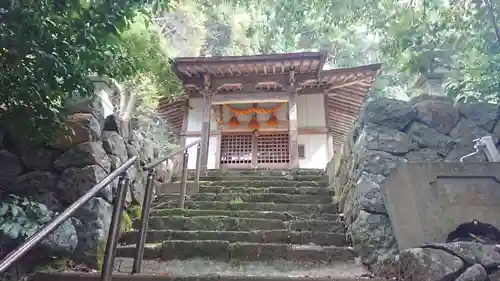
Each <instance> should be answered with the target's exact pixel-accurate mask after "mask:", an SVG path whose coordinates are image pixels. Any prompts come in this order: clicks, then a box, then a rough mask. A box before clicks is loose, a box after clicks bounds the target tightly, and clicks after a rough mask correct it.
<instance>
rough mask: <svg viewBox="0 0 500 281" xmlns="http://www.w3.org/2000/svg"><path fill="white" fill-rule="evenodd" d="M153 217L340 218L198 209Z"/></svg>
mask: <svg viewBox="0 0 500 281" xmlns="http://www.w3.org/2000/svg"><path fill="white" fill-rule="evenodd" d="M151 215H152V216H157V217H164V216H185V217H197V216H228V217H235V218H257V219H276V220H283V221H287V220H293V219H317V220H328V221H337V220H340V219H341V218H340V216H339V215H337V214H314V213H313V214H311V213H305V212H272V211H246V210H243V211H231V210H197V209H180V208H174V209H156V210H152V211H151Z"/></svg>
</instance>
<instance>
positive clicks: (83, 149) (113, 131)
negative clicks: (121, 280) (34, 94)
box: [0, 93, 168, 267]
mask: <svg viewBox="0 0 500 281" xmlns="http://www.w3.org/2000/svg"><path fill="white" fill-rule="evenodd" d="M101 95H102V93H101ZM68 110H69V112H70V115H69V116H68V118H67V126H68V128H69V132H68V133H67V134H65V135H62V134H61V136H59V137H58V138H57V139H56V141H55V142H54V143H52V144H50V145H47V144H45V145H42V144H36V143H32V142H28V141H25V140H22V139H19V138H16V137H15V136H12V135H11V134H9V133H8V132H1V131H0V194H3V195H4V196H5V195H8V194H14V195H18V196H23V197H29V198H31V199H32V200H33V201H35V202H38V203H42V204H44V205H46V207H47V208H48V209H49V210H50V211H53V212H61V211H62V210H64V209H65V208H66V207H68V206H69V205H70V204H72V203H73V202H74V201H75V200H77V199H78V198H80V197H81V196H82V195H83V194H85V193H86V192H87V191H89V190H90V189H91V188H92V187H93V186H94V185H95V184H97V183H98V182H100V181H102V180H103V179H104V178H105V177H106V176H107V175H108V174H109V173H110V172H112V171H113V170H114V169H116V168H117V167H119V166H120V165H121V164H122V163H124V162H125V161H126V160H127V159H129V158H130V157H132V156H139V158H140V163H138V164H137V165H135V166H133V167H131V168H130V169H129V172H128V176H129V177H130V180H131V181H130V183H131V184H130V189H129V191H128V195H127V205H130V204H135V205H140V204H141V203H142V200H143V196H144V189H145V183H146V174H145V173H144V172H143V171H142V169H140V168H141V166H144V165H146V164H148V163H150V162H151V161H152V160H153V159H154V158H156V157H157V156H158V155H156V153H155V151H156V150H155V148H154V146H153V143H152V142H151V141H150V140H149V139H148V138H147V137H146V136H143V135H142V134H141V133H139V132H137V131H132V132H131V133H130V134H129V135H128V137H127V138H124V137H123V136H122V135H121V130H120V124H119V122H117V120H116V118H115V117H114V116H113V115H108V116H107V117H105V111H106V110H105V107H104V106H103V101H102V99H101V98H99V97H95V98H81V99H75V100H72V101H71V102H69V104H68ZM162 168H164V167H160V168H159V171H158V172H159V175H160V178H159V179H160V180H161V181H167V180H168V176H167V174H165V173H164V169H162ZM117 181H118V180H116V181H115V182H113V183H112V184H110V185H109V186H108V187H107V188H105V189H104V190H103V192H101V193H100V194H99V196H98V197H95V198H93V199H91V200H90V201H89V202H88V204H86V205H85V206H84V207H83V208H81V209H80V210H79V211H77V213H76V214H75V218H76V219H77V220H72V221H68V222H66V223H64V224H63V225H62V227H61V228H59V230H58V232H57V233H56V234H57V235H53V237H52V236H51V237H52V239H49V240H50V241H46V242H47V243H44V245H45V246H46V247H45V248H46V249H47V250H49V251H51V250H56V249H57V254H58V255H64V256H70V255H72V258H73V259H75V260H76V261H79V262H85V263H87V264H88V265H90V266H92V267H97V266H98V264H99V263H100V259H101V258H102V257H101V256H102V251H103V247H104V245H105V239H106V238H107V235H108V230H109V225H110V220H111V212H112V200H113V195H114V191H115V190H116V187H117ZM0 198H1V197H0ZM4 198H5V197H4ZM2 242H4V243H5V241H2ZM12 243H14V244H15V243H16V241H14V242H12ZM7 246H9V245H7ZM8 248H9V247H8ZM0 252H1V251H0ZM3 254H6V253H3Z"/></svg>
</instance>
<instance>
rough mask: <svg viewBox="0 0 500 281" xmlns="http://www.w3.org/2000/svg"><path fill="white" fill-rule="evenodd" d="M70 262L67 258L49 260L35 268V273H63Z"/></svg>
mask: <svg viewBox="0 0 500 281" xmlns="http://www.w3.org/2000/svg"><path fill="white" fill-rule="evenodd" d="M69 262H70V260H69V259H68V258H60V259H56V260H51V261H49V262H47V263H43V264H41V265H38V266H37V267H36V268H35V270H34V271H35V272H52V271H64V270H66V269H68V264H69Z"/></svg>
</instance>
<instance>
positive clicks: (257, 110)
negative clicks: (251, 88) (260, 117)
mask: <svg viewBox="0 0 500 281" xmlns="http://www.w3.org/2000/svg"><path fill="white" fill-rule="evenodd" d="M283 105H285V103H280V104H278V105H277V106H275V107H272V108H262V107H249V108H246V109H237V108H233V107H232V106H230V105H229V104H226V106H227V108H229V111H231V113H233V114H234V115H236V116H240V115H249V114H252V113H257V114H271V113H274V112H276V111H278V110H279V109H280V108H281V107H283Z"/></svg>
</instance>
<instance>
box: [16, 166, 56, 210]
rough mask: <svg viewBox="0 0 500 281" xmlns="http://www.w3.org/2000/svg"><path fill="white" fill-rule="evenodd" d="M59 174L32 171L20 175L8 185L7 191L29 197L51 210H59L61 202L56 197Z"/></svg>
mask: <svg viewBox="0 0 500 281" xmlns="http://www.w3.org/2000/svg"><path fill="white" fill-rule="evenodd" d="M58 180H59V176H58V175H56V174H54V173H51V172H46V171H33V172H29V173H26V174H24V175H21V176H20V177H19V178H17V180H16V181H14V182H13V183H12V184H11V185H10V186H9V189H8V190H9V192H12V193H14V194H17V195H20V196H25V197H30V198H32V199H34V200H35V201H37V202H39V203H42V204H44V205H45V206H47V208H48V209H49V210H51V211H60V210H61V204H60V203H59V200H58V199H57V197H58V195H57V193H58V192H57V182H58Z"/></svg>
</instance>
